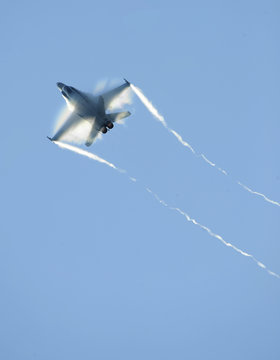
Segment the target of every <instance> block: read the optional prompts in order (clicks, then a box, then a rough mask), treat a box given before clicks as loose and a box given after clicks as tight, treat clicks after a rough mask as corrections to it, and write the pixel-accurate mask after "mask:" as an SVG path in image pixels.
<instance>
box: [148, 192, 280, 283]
mask: <svg viewBox="0 0 280 360" xmlns="http://www.w3.org/2000/svg"><path fill="white" fill-rule="evenodd" d="M145 189H146V191H147V192H148V193H150V194H151V195H153V196H154V198H155V199H156V200H157V202H158V203H160V204H161V205H162V206H165V207H167V208H168V209H170V210H173V211H176V212H178V213H179V214H180V215H182V216H184V218H185V219H186V220H187V221H189V222H191V223H193V224H194V225H196V226H198V227H200V228H201V229H203V230H205V231H206V232H207V233H208V234H209V235H210V236H212V237H214V238H216V239H218V240H219V241H220V242H221V243H222V244H224V245H225V246H228V247H231V248H232V249H233V250H234V251H236V252H238V253H239V254H241V255H243V256H245V257H248V258H251V259H252V260H253V261H254V262H255V263H256V264H257V265H258V266H259V267H260V268H262V269H264V270H266V271H267V272H268V274H269V275H272V276H275V277H277V278H278V279H280V275H278V274H276V273H275V272H273V271H271V270H269V269H268V268H267V266H266V265H264V264H263V263H262V262H260V261H259V260H257V259H256V258H255V257H254V256H253V255H252V254H249V253H247V252H245V251H243V250H241V249H239V248H238V247H236V246H235V245H233V244H231V243H229V242H227V241H225V240H224V239H223V238H222V236H220V235H218V234H215V233H214V232H213V231H212V230H211V229H209V228H208V227H207V226H205V225H202V224H200V223H199V222H197V221H196V220H195V219H193V218H191V217H190V216H189V215H188V214H187V213H185V212H184V211H182V210H181V209H179V208H177V207H172V206H169V205H168V204H167V203H166V202H165V201H164V200H162V199H160V198H159V196H158V195H157V194H156V193H154V192H153V191H152V190H151V189H149V188H145Z"/></svg>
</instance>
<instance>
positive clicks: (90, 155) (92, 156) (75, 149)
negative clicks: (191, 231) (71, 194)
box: [53, 141, 280, 279]
mask: <svg viewBox="0 0 280 360" xmlns="http://www.w3.org/2000/svg"><path fill="white" fill-rule="evenodd" d="M53 142H54V143H55V144H56V145H58V146H59V147H61V148H64V149H67V150H70V151H73V152H75V153H77V154H80V155H83V156H86V157H88V158H90V159H92V160H95V161H98V162H100V163H102V164H105V165H107V166H109V167H111V168H112V169H114V170H117V171H119V172H121V173H125V172H126V171H125V170H122V169H120V168H118V167H117V166H115V165H114V164H113V163H110V162H109V161H107V160H105V159H103V158H101V157H99V156H97V155H95V154H93V153H91V152H89V151H85V150H83V149H81V148H78V147H76V146H73V145H69V144H65V143H62V142H60V141H53ZM128 178H129V180H130V181H132V182H133V183H135V182H137V179H136V178H134V177H131V176H128ZM145 190H146V191H147V192H148V193H150V194H151V195H153V196H154V198H155V199H156V200H157V201H158V202H159V203H160V204H161V205H162V206H165V207H167V208H168V209H170V210H173V211H176V212H178V213H179V214H180V215H182V216H184V217H185V219H186V220H187V221H189V222H191V223H193V224H194V225H196V226H198V227H200V228H201V229H203V230H205V231H207V233H208V234H209V235H210V236H212V237H214V238H216V239H218V240H219V241H221V242H222V243H223V244H224V245H226V246H228V247H231V248H232V249H233V250H234V251H236V252H238V253H239V254H241V255H243V256H246V257H249V258H251V259H252V260H253V261H254V262H255V263H256V264H257V265H258V266H259V267H260V268H262V269H264V270H266V271H267V272H268V274H270V275H272V276H275V277H277V278H278V279H280V275H278V274H276V273H275V272H273V271H271V270H269V269H268V268H267V267H266V265H264V264H263V263H261V262H260V261H258V260H257V259H256V258H255V257H254V256H253V255H251V254H249V253H247V252H245V251H243V250H241V249H239V248H238V247H236V246H234V245H232V244H231V243H229V242H226V241H225V240H224V239H223V238H222V236H220V235H218V234H215V233H214V232H213V231H212V230H210V229H209V228H208V227H207V226H205V225H202V224H200V223H199V222H197V221H196V220H195V219H192V218H191V217H190V216H189V215H188V214H187V213H185V212H184V211H182V210H181V209H179V208H177V207H171V206H169V205H168V204H167V203H166V202H165V201H164V200H162V199H160V198H159V196H158V195H157V194H156V193H154V192H153V191H152V190H151V189H149V188H147V187H146V188H145Z"/></svg>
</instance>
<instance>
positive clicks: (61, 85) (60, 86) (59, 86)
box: [56, 82, 65, 91]
mask: <svg viewBox="0 0 280 360" xmlns="http://www.w3.org/2000/svg"><path fill="white" fill-rule="evenodd" d="M56 85H57V87H58V88H59V90H60V91H62V89H63V87H64V86H65V84H63V83H61V82H57V83H56Z"/></svg>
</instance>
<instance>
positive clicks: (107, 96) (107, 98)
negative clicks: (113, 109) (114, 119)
mask: <svg viewBox="0 0 280 360" xmlns="http://www.w3.org/2000/svg"><path fill="white" fill-rule="evenodd" d="M129 87H130V83H129V82H128V81H127V80H125V84H123V85H121V86H119V87H117V88H115V89H113V90H110V91H108V92H106V93H104V94H102V95H101V96H102V97H103V100H104V107H105V110H106V109H108V108H109V107H110V104H111V103H112V102H113V100H114V99H115V98H116V97H118V96H119V95H121V94H122V92H123V91H125V90H126V89H128V88H129Z"/></svg>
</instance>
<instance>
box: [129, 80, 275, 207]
mask: <svg viewBox="0 0 280 360" xmlns="http://www.w3.org/2000/svg"><path fill="white" fill-rule="evenodd" d="M131 88H132V90H133V91H134V93H135V94H136V95H137V96H138V98H139V99H140V100H141V101H142V103H143V104H144V105H145V106H146V108H147V109H148V110H149V111H150V113H151V114H152V115H153V116H154V117H155V118H156V119H157V120H159V121H160V122H161V124H162V125H163V126H164V127H165V128H166V129H167V130H168V132H170V133H171V134H172V135H174V136H175V137H176V139H177V140H178V141H179V142H180V143H181V144H182V145H183V146H185V147H187V148H188V149H189V150H190V151H191V152H192V153H193V154H194V155H198V156H200V157H201V158H202V159H203V160H204V161H205V162H206V163H207V164H208V165H210V166H212V167H214V168H215V169H217V170H218V171H219V172H220V173H222V174H223V175H225V176H228V175H229V174H228V172H227V171H226V170H224V169H222V168H221V167H219V166H217V165H216V164H215V163H214V162H212V161H210V160H209V159H208V158H207V157H206V156H205V155H204V154H199V153H197V152H196V151H195V150H194V148H193V147H192V146H191V145H190V144H189V143H188V142H186V141H185V140H183V138H182V136H181V135H180V134H179V133H178V132H177V131H175V130H173V129H171V128H169V127H168V126H167V123H166V121H165V119H164V117H163V116H162V115H161V114H160V113H159V111H158V110H157V109H156V108H155V106H154V105H153V104H152V102H151V101H150V100H149V99H148V98H147V97H146V96H145V95H144V93H143V91H142V90H141V89H140V88H138V87H137V86H135V85H133V84H131ZM233 181H234V182H236V183H237V184H238V185H239V186H241V187H242V188H243V189H244V190H246V191H248V192H250V193H251V194H254V195H257V196H260V197H262V198H263V199H264V200H265V201H266V202H268V203H270V204H273V205H276V206H279V207H280V203H279V202H277V201H275V200H271V199H269V198H268V197H267V196H266V195H264V194H262V193H260V192H257V191H253V190H251V189H250V188H249V187H248V186H246V185H244V184H242V183H241V182H240V181H237V180H235V179H233Z"/></svg>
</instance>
